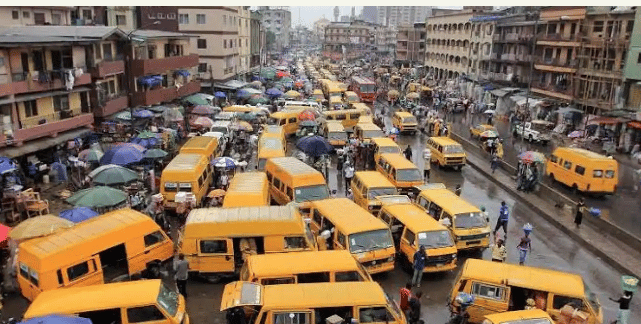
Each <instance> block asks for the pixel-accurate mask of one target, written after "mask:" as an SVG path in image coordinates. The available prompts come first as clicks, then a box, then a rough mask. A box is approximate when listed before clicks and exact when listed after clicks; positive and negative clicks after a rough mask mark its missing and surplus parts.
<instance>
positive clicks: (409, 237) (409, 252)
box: [399, 227, 416, 264]
mask: <svg viewBox="0 0 641 324" xmlns="http://www.w3.org/2000/svg"><path fill="white" fill-rule="evenodd" d="M399 245H400V246H399V252H400V253H401V254H402V255H405V257H406V258H407V261H409V263H410V264H412V263H413V262H414V253H415V252H416V234H415V233H414V232H412V231H411V230H410V229H409V228H407V227H405V230H404V231H403V236H402V237H401V242H400V244H399Z"/></svg>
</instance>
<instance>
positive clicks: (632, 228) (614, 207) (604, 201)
mask: <svg viewBox="0 0 641 324" xmlns="http://www.w3.org/2000/svg"><path fill="white" fill-rule="evenodd" d="M486 121H487V118H486V116H483V115H473V116H471V118H466V116H465V115H464V114H457V115H454V118H453V125H452V128H453V129H454V131H455V132H456V133H457V134H459V135H461V136H463V137H469V127H470V126H474V125H478V124H480V123H486ZM494 125H495V126H496V128H497V130H498V131H499V134H500V137H501V138H502V139H503V148H504V160H505V161H506V162H507V163H509V164H511V165H513V166H516V164H517V156H518V154H519V152H523V151H530V150H532V151H539V152H541V153H544V154H548V155H549V154H550V153H552V151H553V150H554V149H555V148H556V143H555V142H551V143H550V144H549V145H546V146H543V145H540V144H536V143H528V142H527V141H523V140H522V139H521V138H520V137H519V138H517V139H516V140H515V141H514V142H513V141H512V134H511V132H510V124H509V122H508V121H501V120H495V121H494ZM635 170H636V169H634V168H632V167H630V166H629V165H627V164H624V163H619V188H618V190H617V193H616V194H615V195H611V196H607V197H605V198H597V197H593V196H589V195H581V194H575V193H573V192H572V190H571V189H570V188H568V187H566V186H564V185H562V184H560V183H552V181H550V179H549V178H547V177H545V179H544V183H546V184H548V185H550V186H551V187H553V188H555V189H557V190H559V191H560V192H561V193H563V194H564V195H566V196H567V197H570V198H572V199H573V200H575V201H577V200H578V199H579V197H584V198H585V202H586V205H587V206H588V207H596V208H599V209H601V218H603V219H607V220H609V221H610V222H612V223H613V224H615V225H618V226H619V227H620V228H624V229H626V230H627V231H628V232H630V233H631V234H633V235H635V236H637V237H641V222H640V221H639V220H640V217H639V215H638V213H632V212H630V211H631V210H640V209H641V195H640V194H639V192H636V191H635V190H634V181H633V179H634V177H633V172H634V171H635Z"/></svg>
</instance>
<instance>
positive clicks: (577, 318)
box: [556, 305, 589, 324]
mask: <svg viewBox="0 0 641 324" xmlns="http://www.w3.org/2000/svg"><path fill="white" fill-rule="evenodd" d="M588 317H589V315H588V313H586V312H582V311H581V310H579V309H577V308H574V307H572V306H571V305H565V306H563V307H561V316H559V319H558V320H557V321H556V324H588Z"/></svg>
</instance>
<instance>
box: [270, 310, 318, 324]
mask: <svg viewBox="0 0 641 324" xmlns="http://www.w3.org/2000/svg"><path fill="white" fill-rule="evenodd" d="M310 319H311V313H289V312H287V313H274V320H273V322H272V323H274V324H309V322H310Z"/></svg>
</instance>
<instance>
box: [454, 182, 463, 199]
mask: <svg viewBox="0 0 641 324" xmlns="http://www.w3.org/2000/svg"><path fill="white" fill-rule="evenodd" d="M461 191H463V189H461V185H460V184H457V185H456V188H454V193H455V194H456V195H457V196H459V197H460V196H461Z"/></svg>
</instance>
